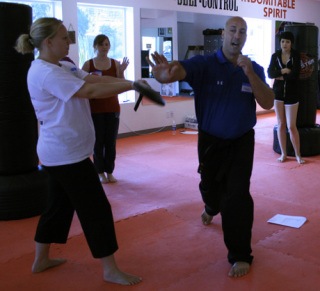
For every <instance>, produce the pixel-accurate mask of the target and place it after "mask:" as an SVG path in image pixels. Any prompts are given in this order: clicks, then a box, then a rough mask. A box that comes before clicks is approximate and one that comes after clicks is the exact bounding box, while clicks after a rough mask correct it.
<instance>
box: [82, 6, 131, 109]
mask: <svg viewBox="0 0 320 291" xmlns="http://www.w3.org/2000/svg"><path fill="white" fill-rule="evenodd" d="M77 13H78V46H79V66H80V68H81V67H82V65H83V64H84V62H85V61H86V60H88V59H91V58H93V57H94V56H95V52H94V49H93V40H94V38H95V37H96V36H97V35H98V34H105V35H107V36H108V37H109V39H110V44H111V48H110V51H109V56H110V57H111V58H114V59H116V60H118V61H120V62H122V59H123V57H128V58H129V60H130V64H129V66H128V68H127V69H126V71H125V78H126V79H130V80H133V79H134V52H133V48H132V44H133V43H134V40H133V9H132V8H130V7H121V6H109V5H94V4H84V3H79V4H78V11H77ZM130 44H131V45H130ZM119 101H120V103H128V102H135V94H134V92H133V91H129V92H126V93H123V94H120V95H119Z"/></svg>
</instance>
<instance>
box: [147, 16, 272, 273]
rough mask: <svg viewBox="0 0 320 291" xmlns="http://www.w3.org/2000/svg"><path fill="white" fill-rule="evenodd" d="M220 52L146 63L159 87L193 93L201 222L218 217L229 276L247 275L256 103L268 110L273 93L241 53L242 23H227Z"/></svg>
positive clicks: (239, 20)
mask: <svg viewBox="0 0 320 291" xmlns="http://www.w3.org/2000/svg"><path fill="white" fill-rule="evenodd" d="M222 36H223V45H222V48H221V49H220V50H219V51H218V52H217V53H215V54H212V55H206V56H195V57H193V58H191V59H188V60H184V61H173V62H171V63H168V61H167V60H166V58H165V57H164V56H163V55H159V54H158V53H157V52H155V53H154V54H152V58H153V61H154V62H152V61H151V60H148V62H149V64H150V65H151V67H152V72H153V75H154V77H155V78H156V80H157V81H159V82H160V83H171V82H175V81H180V80H184V81H187V82H188V83H189V84H190V86H191V87H192V88H193V90H194V99H195V111H196V116H197V120H198V128H199V137H198V157H199V168H198V172H199V173H200V176H201V181H200V184H199V189H200V192H201V195H202V199H203V202H204V204H205V206H204V211H203V213H202V215H201V219H202V223H203V224H205V225H208V224H210V223H211V221H212V219H213V216H215V215H217V214H218V213H220V214H221V218H222V229H223V233H224V242H225V244H226V247H227V249H228V261H229V262H230V263H231V264H232V267H231V270H230V271H229V274H228V275H229V276H230V277H241V276H244V275H246V274H247V273H248V272H249V270H250V265H251V262H252V259H253V256H252V255H251V253H252V250H251V231H252V224H253V199H252V197H251V194H250V178H251V173H252V165H253V154H254V129H253V127H254V125H255V124H256V102H258V104H259V105H260V106H261V107H262V108H264V109H271V108H272V106H273V100H274V93H273V91H272V90H271V89H270V88H269V86H268V85H267V84H266V82H265V74H264V70H263V68H262V67H261V66H260V65H258V64H257V63H255V62H252V61H251V60H250V59H249V58H248V57H247V56H244V55H242V53H241V50H242V48H243V46H244V44H245V42H246V38H247V24H246V22H245V20H244V19H243V18H241V17H232V18H230V19H229V20H228V21H227V22H226V25H225V29H224V31H223V34H222Z"/></svg>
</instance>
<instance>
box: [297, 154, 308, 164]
mask: <svg viewBox="0 0 320 291" xmlns="http://www.w3.org/2000/svg"><path fill="white" fill-rule="evenodd" d="M296 159H297V162H298V163H299V164H300V165H302V164H304V163H305V162H306V161H305V160H304V159H302V158H301V157H300V156H296Z"/></svg>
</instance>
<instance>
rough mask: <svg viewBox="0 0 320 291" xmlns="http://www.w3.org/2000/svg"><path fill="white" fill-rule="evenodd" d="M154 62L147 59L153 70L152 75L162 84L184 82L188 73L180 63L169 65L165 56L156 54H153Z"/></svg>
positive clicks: (174, 62)
mask: <svg viewBox="0 0 320 291" xmlns="http://www.w3.org/2000/svg"><path fill="white" fill-rule="evenodd" d="M151 56H152V59H153V62H152V61H151V60H150V59H149V57H146V60H147V62H148V64H149V65H150V66H151V68H152V74H153V76H154V77H155V79H156V80H157V81H158V82H160V83H172V82H175V81H180V80H182V79H183V78H184V77H185V75H186V72H185V70H184V68H183V67H182V66H181V65H180V63H179V62H178V61H172V62H171V63H169V62H168V61H167V59H166V57H165V56H164V55H160V54H159V53H157V52H155V53H153V54H151Z"/></svg>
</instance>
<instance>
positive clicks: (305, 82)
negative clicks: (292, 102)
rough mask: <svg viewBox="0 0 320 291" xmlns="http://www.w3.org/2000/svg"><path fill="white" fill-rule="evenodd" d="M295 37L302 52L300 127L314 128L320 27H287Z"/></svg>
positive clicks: (297, 46)
mask: <svg viewBox="0 0 320 291" xmlns="http://www.w3.org/2000/svg"><path fill="white" fill-rule="evenodd" d="M285 31H290V32H292V34H293V35H294V39H295V42H294V47H295V48H296V49H297V50H298V51H299V52H300V57H301V71H300V81H299V87H300V89H299V93H300V94H299V95H300V96H299V111H298V116H297V126H298V127H310V126H311V127H312V126H314V125H315V122H316V115H317V93H318V27H316V26H314V25H286V26H285Z"/></svg>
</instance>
